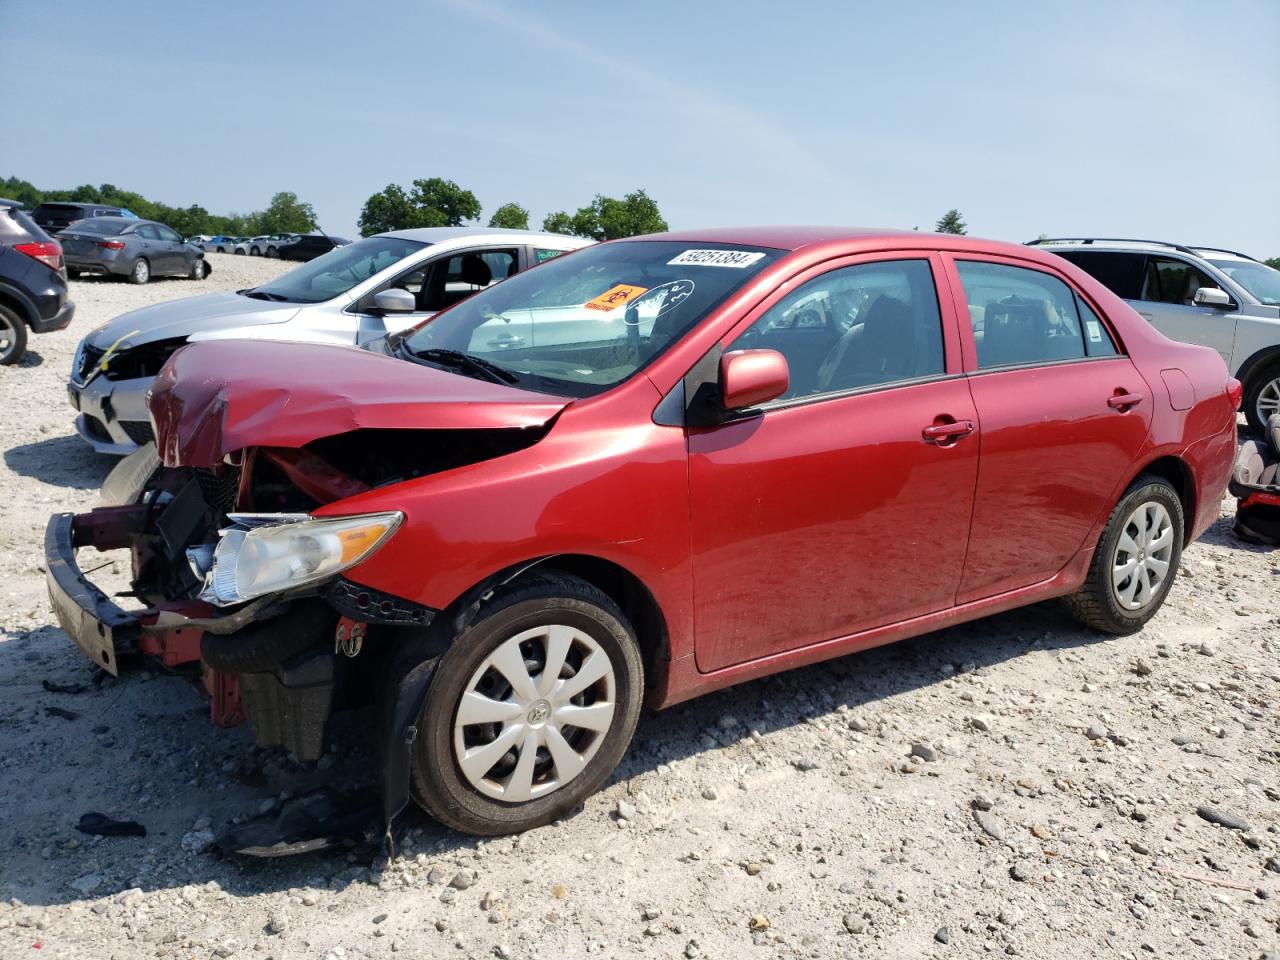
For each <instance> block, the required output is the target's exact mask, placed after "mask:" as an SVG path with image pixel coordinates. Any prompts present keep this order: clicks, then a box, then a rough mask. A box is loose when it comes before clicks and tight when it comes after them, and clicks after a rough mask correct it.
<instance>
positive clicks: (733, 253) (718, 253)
mask: <svg viewBox="0 0 1280 960" xmlns="http://www.w3.org/2000/svg"><path fill="white" fill-rule="evenodd" d="M763 256H764V254H763V253H757V252H755V251H752V250H686V251H685V252H684V253H682V254H680V255H679V256H677V257H673V258H672V259H670V260H668V261H667V266H669V267H677V266H690V267H734V268H736V269H739V270H740V269H742V268H743V267H749V266H751V265H752V264H753V263H755V262H756V261H757V260H759V259H760V258H761V257H763Z"/></svg>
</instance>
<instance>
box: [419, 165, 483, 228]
mask: <svg viewBox="0 0 1280 960" xmlns="http://www.w3.org/2000/svg"><path fill="white" fill-rule="evenodd" d="M412 199H413V203H414V205H415V206H417V207H418V209H419V210H421V211H422V212H423V214H424V215H425V217H426V219H427V220H428V221H429V222H427V223H425V224H423V226H426V227H460V226H462V225H463V224H464V223H465V222H466V221H468V220H479V219H480V201H479V200H477V199H476V195H475V194H474V193H472V192H471V191H470V190H464V189H463V188H462V187H460V186H458V185H457V184H456V183H454V182H453V181H452V180H443V179H441V178H440V177H432V178H431V179H429V180H415V181H413V195H412Z"/></svg>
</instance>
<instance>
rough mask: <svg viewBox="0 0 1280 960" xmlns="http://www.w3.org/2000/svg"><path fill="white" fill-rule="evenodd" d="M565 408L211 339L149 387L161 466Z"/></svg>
mask: <svg viewBox="0 0 1280 960" xmlns="http://www.w3.org/2000/svg"><path fill="white" fill-rule="evenodd" d="M570 402H571V401H570V400H569V399H568V398H565V397H554V396H548V395H546V394H541V393H531V392H529V391H527V390H520V389H518V388H516V387H510V386H507V385H506V384H501V383H489V382H488V381H484V380H474V379H472V378H470V377H465V376H462V375H460V374H454V373H449V372H447V371H444V370H437V369H435V368H433V367H426V366H419V365H418V364H414V363H410V362H408V361H405V360H398V359H395V358H393V357H388V356H383V355H380V354H375V353H369V352H368V351H365V350H358V349H355V348H353V347H342V346H327V345H321V344H302V343H287V342H275V341H267V340H262V341H258V340H254V341H243V340H242V341H235V340H211V341H205V342H199V343H192V344H189V345H187V346H185V347H183V348H182V349H181V350H179V351H178V352H177V353H175V354H174V355H173V356H172V357H171V358H170V359H169V362H168V363H167V364H165V366H164V368H163V369H162V370H161V371H160V374H159V376H157V377H156V381H155V385H154V386H153V387H152V389H151V396H150V407H151V419H152V421H153V423H154V424H155V429H156V445H157V449H158V450H159V451H160V456H161V459H162V460H163V461H164V463H165V465H166V466H170V467H176V466H187V467H213V466H215V465H216V464H218V463H221V462H222V460H223V458H224V457H225V456H226V455H227V454H229V453H233V452H235V451H237V450H243V449H245V448H246V447H301V446H304V445H306V444H308V443H310V442H311V441H313V440H319V439H321V438H322V437H329V436H334V435H337V434H341V433H347V432H349V431H352V430H362V429H434V430H470V429H493V428H502V427H508V428H511V427H528V428H535V427H542V426H544V425H545V424H546V423H547V422H548V421H550V420H551V419H552V418H553V417H555V416H556V414H558V413H559V412H560V411H561V410H563V409H564V408H565V407H566V406H568V404H569V403H570Z"/></svg>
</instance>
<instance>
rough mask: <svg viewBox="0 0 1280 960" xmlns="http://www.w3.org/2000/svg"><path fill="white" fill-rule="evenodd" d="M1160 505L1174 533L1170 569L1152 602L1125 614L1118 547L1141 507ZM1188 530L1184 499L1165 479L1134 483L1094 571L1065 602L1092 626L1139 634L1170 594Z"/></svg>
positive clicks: (1110, 524)
mask: <svg viewBox="0 0 1280 960" xmlns="http://www.w3.org/2000/svg"><path fill="white" fill-rule="evenodd" d="M1152 501H1155V502H1158V503H1160V504H1161V505H1163V506H1164V508H1165V509H1166V510H1167V511H1168V512H1169V517H1170V526H1171V527H1172V529H1173V550H1172V553H1171V555H1170V559H1169V568H1168V572H1167V573H1166V575H1165V577H1164V579H1163V580H1162V581H1161V582H1160V584H1159V585H1158V586H1157V588H1156V591H1155V592H1154V593H1153V594H1152V597H1151V599H1150V600H1149V601H1148V602H1147V603H1146V604H1145V605H1144V606H1143V607H1142V608H1141V609H1138V610H1126V609H1125V608H1124V607H1122V606H1121V605H1120V603H1119V601H1118V600H1117V599H1116V596H1115V588H1114V587H1113V586H1112V582H1111V574H1112V560H1113V558H1114V557H1115V555H1116V547H1117V545H1118V543H1119V541H1120V538H1121V536H1122V535H1123V534H1124V528H1125V522H1126V521H1127V520H1128V519H1129V517H1130V515H1131V514H1132V513H1133V512H1134V511H1135V510H1137V509H1138V508H1139V507H1140V506H1141V505H1142V504H1144V503H1148V502H1152ZM1185 529H1186V521H1185V519H1184V517H1183V512H1182V501H1181V500H1179V499H1178V493H1177V491H1176V490H1174V489H1173V487H1172V486H1170V484H1169V481H1167V480H1165V479H1163V478H1162V477H1155V476H1150V475H1144V476H1141V477H1139V478H1138V479H1137V480H1135V481H1134V483H1133V485H1132V486H1131V487H1129V489H1128V490H1126V491H1125V494H1124V496H1123V497H1121V498H1120V502H1119V503H1117V504H1116V506H1115V509H1114V510H1112V511H1111V516H1110V517H1109V518H1108V519H1107V525H1106V526H1105V527H1104V528H1103V530H1102V536H1100V537H1099V538H1098V546H1097V547H1096V548H1095V549H1094V551H1093V559H1092V560H1091V561H1090V563H1089V572H1088V573H1087V574H1086V575H1085V580H1084V583H1083V584H1081V586H1080V589H1079V590H1077V591H1076V592H1075V593H1073V594H1071V595H1070V596H1068V597H1063V603H1065V604H1066V607H1067V610H1068V611H1069V612H1070V613H1071V615H1072V616H1073V617H1075V618H1076V619H1077V620H1079V621H1080V622H1081V623H1083V624H1084V625H1085V626H1087V627H1092V628H1093V629H1095V630H1101V631H1102V632H1103V633H1111V634H1115V635H1117V636H1125V635H1128V634H1131V633H1137V632H1138V631H1139V630H1141V629H1142V627H1143V625H1144V624H1146V622H1147V621H1148V620H1150V619H1151V618H1152V617H1154V616H1155V615H1156V613H1157V612H1158V611H1159V610H1160V607H1161V606H1162V605H1163V604H1164V600H1165V597H1167V596H1168V595H1169V588H1170V587H1172V586H1173V581H1174V578H1175V577H1176V576H1177V573H1178V564H1179V562H1180V561H1181V559H1182V546H1183V544H1182V538H1183V531H1184V530H1185Z"/></svg>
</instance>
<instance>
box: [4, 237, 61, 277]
mask: <svg viewBox="0 0 1280 960" xmlns="http://www.w3.org/2000/svg"><path fill="white" fill-rule="evenodd" d="M13 249H15V250H17V251H18V252H19V253H25V254H26V255H27V256H28V257H34V258H35V259H37V260H39V261H40V262H41V263H43V264H44V265H45V266H46V267H48V268H49V269H50V270H61V269H62V245H61V244H59V243H58V241H57V240H34V241H32V242H31V243H15V244H14V245H13Z"/></svg>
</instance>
